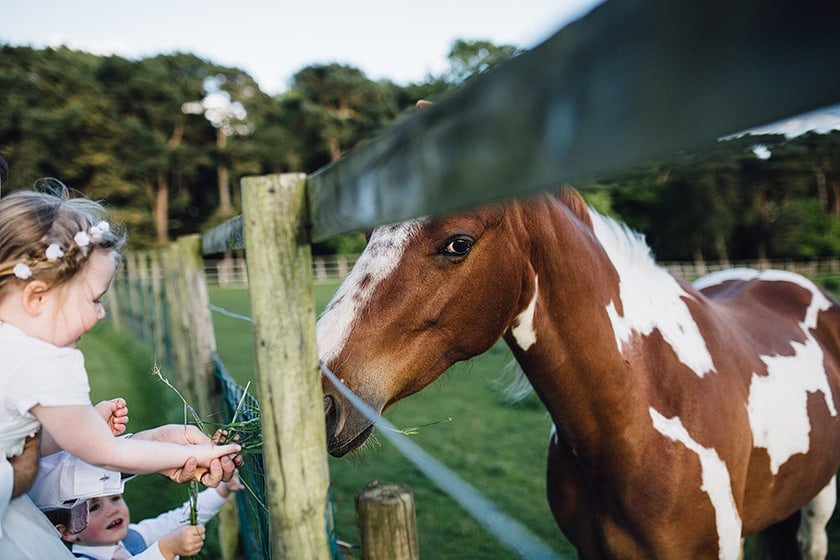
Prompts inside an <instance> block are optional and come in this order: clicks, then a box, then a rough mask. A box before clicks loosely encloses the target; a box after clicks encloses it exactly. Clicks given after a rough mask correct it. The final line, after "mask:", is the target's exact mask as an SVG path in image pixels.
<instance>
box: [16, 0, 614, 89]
mask: <svg viewBox="0 0 840 560" xmlns="http://www.w3.org/2000/svg"><path fill="white" fill-rule="evenodd" d="M597 3H599V0H514V1H506V2H500V1H496V2H493V1H492V0H490V1H488V0H481V1H479V0H421V1H418V2H413V3H408V2H404V1H402V0H297V1H295V2H292V1H289V0H232V1H225V2H222V1H219V0H144V1H142V2H126V1H124V0H0V8H2V9H1V10H0V43H7V44H12V45H29V46H32V47H36V48H43V47H48V46H59V45H65V46H68V47H70V48H73V49H77V50H83V51H88V52H92V53H94V54H116V55H120V56H123V57H126V58H132V59H136V58H143V57H146V56H151V55H155V54H159V53H169V52H174V51H182V52H189V53H192V54H195V55H197V56H200V57H201V58H204V59H207V60H210V61H212V62H214V63H217V64H221V65H223V66H233V67H237V68H241V69H242V70H245V71H246V72H247V73H248V74H250V75H251V76H252V77H253V78H254V79H255V80H256V81H257V83H258V84H259V85H260V88H261V89H262V90H263V91H265V92H266V93H269V94H278V93H282V92H283V91H285V90H286V89H287V87H288V84H289V81H290V79H291V77H292V76H293V75H294V74H295V73H296V72H297V71H298V70H301V69H303V68H305V67H306V66H309V65H312V64H325V63H332V62H338V63H342V64H348V65H351V66H355V67H356V68H359V69H360V70H362V71H363V72H364V73H365V74H366V75H367V77H368V78H370V79H372V80H379V79H389V80H391V81H393V82H395V83H397V84H402V85H405V84H408V83H412V82H420V81H423V80H425V78H427V77H428V76H429V75H430V74H433V75H437V74H441V73H442V72H443V71H445V70H446V69H447V68H448V67H449V65H448V61H447V58H446V56H447V54H448V53H449V50H450V49H451V47H452V44H453V43H454V41H455V40H457V39H465V40H489V41H490V42H492V43H494V44H497V45H502V44H506V45H513V46H516V47H520V48H531V47H534V46H536V45H538V44H539V43H541V42H542V41H543V40H545V39H547V38H548V37H550V36H551V35H552V34H553V33H554V32H556V31H558V30H559V29H560V28H562V27H563V26H564V25H565V24H567V23H569V22H570V21H572V20H574V19H577V18H579V17H581V16H583V15H585V14H586V13H587V12H588V11H589V10H590V9H591V8H592V7H593V6H595V5H596V4H597Z"/></svg>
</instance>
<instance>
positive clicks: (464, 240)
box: [441, 235, 475, 257]
mask: <svg viewBox="0 0 840 560" xmlns="http://www.w3.org/2000/svg"><path fill="white" fill-rule="evenodd" d="M473 243H475V240H474V239H473V238H471V237H467V236H466V235H459V236H458V237H453V238H452V239H450V240H449V242H448V243H447V244H446V245H445V246H444V247H443V249H441V253H443V254H444V255H446V256H451V257H463V256H464V255H466V254H467V253H469V252H470V250H471V249H472V246H473Z"/></svg>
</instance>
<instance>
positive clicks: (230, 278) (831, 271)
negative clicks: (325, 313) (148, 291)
mask: <svg viewBox="0 0 840 560" xmlns="http://www.w3.org/2000/svg"><path fill="white" fill-rule="evenodd" d="M358 257H359V255H314V256H313V257H312V280H313V282H315V283H316V284H318V283H321V282H340V281H341V280H343V279H344V278H345V277H346V276H347V274H348V273H349V272H350V270H351V269H352V268H353V265H354V264H355V263H356V260H357V259H358ZM660 264H661V265H662V266H664V267H665V268H667V269H668V270H669V271H670V272H672V273H674V274H676V275H678V276H681V277H682V278H686V279H688V280H694V279H695V278H699V277H700V276H703V275H704V274H709V273H711V272H716V271H719V270H725V269H728V268H739V267H743V268H754V269H758V270H763V269H767V268H773V269H776V270H789V271H791V272H797V273H799V274H802V275H804V276H808V277H811V278H814V277H817V276H823V275H825V276H836V275H840V258H837V257H835V258H824V259H813V260H807V261H802V260H773V261H759V260H752V261H726V262H723V261H707V262H703V263H695V262H668V261H666V262H662V263H660ZM204 277H205V278H206V279H207V283H208V284H210V285H213V286H222V287H243V286H247V285H248V268H247V266H246V263H245V257H244V255H235V256H229V257H226V258H221V259H212V258H211V259H205V260H204Z"/></svg>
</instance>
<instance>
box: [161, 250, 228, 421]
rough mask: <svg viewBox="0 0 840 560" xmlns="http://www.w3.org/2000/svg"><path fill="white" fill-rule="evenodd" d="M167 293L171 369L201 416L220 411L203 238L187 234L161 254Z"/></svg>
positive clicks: (214, 342) (214, 338) (214, 339)
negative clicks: (202, 248) (214, 367)
mask: <svg viewBox="0 0 840 560" xmlns="http://www.w3.org/2000/svg"><path fill="white" fill-rule="evenodd" d="M161 258H162V264H163V268H164V271H165V272H164V279H163V280H164V291H165V292H166V300H167V301H168V302H169V304H168V309H167V314H168V316H169V326H170V329H169V336H170V341H171V347H172V369H173V372H174V374H175V376H176V378H177V380H178V386H179V387H180V388H181V389H183V390H182V392H184V393H185V395H186V396H187V397H188V398H189V399H190V404H191V405H192V407H193V408H195V409H196V410H197V411H198V413H199V414H200V415H202V417H203V416H206V415H208V414H209V413H211V412H216V411H217V410H218V408H219V405H218V404H216V403H218V390H217V388H216V387H217V385H216V380H215V377H214V375H213V360H212V357H213V354H215V353H216V337H215V334H214V333H213V319H212V318H211V317H210V307H209V303H210V298H209V296H208V295H207V283H206V281H205V279H204V261H203V259H202V256H201V237H200V236H198V235H185V236H184V237H180V238H178V240H177V241H175V242H173V243H172V244H170V245H169V247H167V248H166V249H165V250H163V251H161Z"/></svg>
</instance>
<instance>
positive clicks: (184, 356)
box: [161, 235, 238, 560]
mask: <svg viewBox="0 0 840 560" xmlns="http://www.w3.org/2000/svg"><path fill="white" fill-rule="evenodd" d="M161 263H162V265H163V269H164V275H163V281H164V290H165V292H166V300H167V301H168V302H169V304H168V307H167V314H168V317H169V327H170V328H169V333H170V337H171V338H170V341H171V344H170V346H171V348H172V368H173V370H174V373H175V377H176V379H177V380H178V386H179V387H180V388H181V389H183V390H182V392H183V393H184V394H185V395H186V396H187V398H188V399H190V404H191V405H192V406H193V408H195V409H196V410H197V411H198V413H199V414H200V415H201V416H202V418H204V417H206V416H207V415H209V414H211V413H215V412H217V411H218V409H219V407H220V405H219V385H218V383H217V382H216V378H215V375H214V366H213V355H214V354H215V353H216V337H215V334H214V332H213V318H212V317H211V316H210V307H209V304H210V297H209V296H208V294H207V281H206V279H205V277H204V260H203V258H202V254H201V237H200V236H198V235H187V236H184V237H180V238H178V240H177V241H175V242H174V243H172V244H171V245H170V246H169V247H167V248H166V249H164V250H162V251H161ZM219 521H220V522H219V540H220V543H221V546H222V547H223V551H222V558H224V559H226V560H228V559H232V558H233V550H234V549H235V548H236V539H237V533H238V519H237V517H236V510H235V506H234V505H233V503H232V502H231V503H230V504H226V506H225V507H224V508H223V510H222V512H220V517H219Z"/></svg>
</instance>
